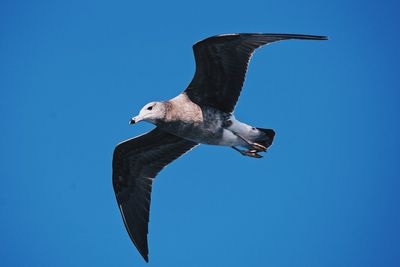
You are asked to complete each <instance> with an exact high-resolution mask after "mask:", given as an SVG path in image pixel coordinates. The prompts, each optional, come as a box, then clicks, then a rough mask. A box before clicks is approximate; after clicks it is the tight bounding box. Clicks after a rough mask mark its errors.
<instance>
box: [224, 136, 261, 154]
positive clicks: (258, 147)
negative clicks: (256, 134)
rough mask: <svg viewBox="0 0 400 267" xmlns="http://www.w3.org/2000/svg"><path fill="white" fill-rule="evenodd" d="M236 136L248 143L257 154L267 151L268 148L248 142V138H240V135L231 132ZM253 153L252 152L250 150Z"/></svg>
mask: <svg viewBox="0 0 400 267" xmlns="http://www.w3.org/2000/svg"><path fill="white" fill-rule="evenodd" d="M231 132H232V133H233V134H234V135H236V136H237V137H239V138H240V139H242V140H243V141H244V142H246V143H247V144H248V145H249V146H251V147H252V148H253V149H254V150H255V151H256V152H265V151H267V148H266V147H265V146H263V145H261V144H259V143H253V142H250V141H249V140H247V139H246V138H244V137H242V136H240V135H239V134H238V133H236V132H234V131H231ZM249 151H251V150H249Z"/></svg>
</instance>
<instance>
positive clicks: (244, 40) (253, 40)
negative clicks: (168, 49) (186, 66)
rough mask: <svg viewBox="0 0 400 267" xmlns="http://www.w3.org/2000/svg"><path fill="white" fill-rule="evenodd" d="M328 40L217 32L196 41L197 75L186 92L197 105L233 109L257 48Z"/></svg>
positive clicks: (289, 35)
mask: <svg viewBox="0 0 400 267" xmlns="http://www.w3.org/2000/svg"><path fill="white" fill-rule="evenodd" d="M288 39H298V40H327V39H328V37H326V36H319V35H304V34H275V33H270V34H268V33H237V34H222V35H216V36H212V37H209V38H206V39H204V40H201V41H199V42H197V43H195V44H194V45H193V53H194V57H195V61H196V71H195V74H194V77H193V79H192V81H191V83H190V84H189V86H188V87H187V88H186V90H185V91H184V93H186V94H187V95H188V97H189V98H190V99H191V100H192V101H193V102H195V103H197V104H198V105H207V106H212V107H214V108H217V109H220V110H222V111H224V112H227V113H230V112H232V111H233V110H234V107H235V105H236V102H237V100H238V98H239V95H240V92H241V89H242V86H243V83H244V80H245V76H246V71H247V67H248V64H249V62H250V59H251V56H252V54H253V53H254V51H255V50H256V49H257V48H259V47H261V46H263V45H266V44H269V43H272V42H276V41H281V40H288Z"/></svg>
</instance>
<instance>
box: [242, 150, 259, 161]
mask: <svg viewBox="0 0 400 267" xmlns="http://www.w3.org/2000/svg"><path fill="white" fill-rule="evenodd" d="M257 152H258V151H257V150H244V151H241V152H240V153H241V154H242V155H243V156H248V157H252V158H257V159H259V158H262V157H263V156H261V155H259V154H257Z"/></svg>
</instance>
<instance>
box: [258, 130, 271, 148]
mask: <svg viewBox="0 0 400 267" xmlns="http://www.w3.org/2000/svg"><path fill="white" fill-rule="evenodd" d="M257 129H258V130H259V131H261V132H262V133H263V134H262V135H261V136H260V137H259V138H257V139H256V142H257V143H259V144H261V145H263V146H265V147H266V148H268V147H270V146H271V145H272V142H273V141H274V137H275V131H274V130H273V129H263V128H257Z"/></svg>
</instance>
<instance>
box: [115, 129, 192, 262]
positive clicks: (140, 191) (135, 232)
mask: <svg viewBox="0 0 400 267" xmlns="http://www.w3.org/2000/svg"><path fill="white" fill-rule="evenodd" d="M196 145H197V144H196V143H194V142H191V141H188V140H185V139H182V138H180V137H178V136H175V135H172V134H169V133H167V132H164V131H162V130H160V129H158V128H155V129H154V130H152V131H150V132H148V133H146V134H143V135H141V136H138V137H135V138H132V139H129V140H127V141H125V142H122V143H120V144H119V145H118V146H117V147H116V148H115V150H114V156H113V187H114V191H115V195H116V198H117V202H118V206H119V208H120V211H121V215H122V218H123V220H124V224H125V227H126V229H127V231H128V233H129V236H130V238H131V240H132V241H133V243H134V244H135V246H136V248H137V249H138V251H139V253H140V254H141V255H142V256H143V258H144V259H145V260H146V261H148V244H147V233H148V222H149V212H150V200H151V189H152V183H153V180H154V178H155V177H156V175H157V174H158V173H159V172H160V171H161V170H162V169H163V168H164V167H165V166H166V165H168V164H169V163H171V162H172V161H173V160H175V159H176V158H178V157H180V156H181V155H183V154H184V153H186V152H187V151H189V150H190V149H192V148H193V147H195V146H196Z"/></svg>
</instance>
